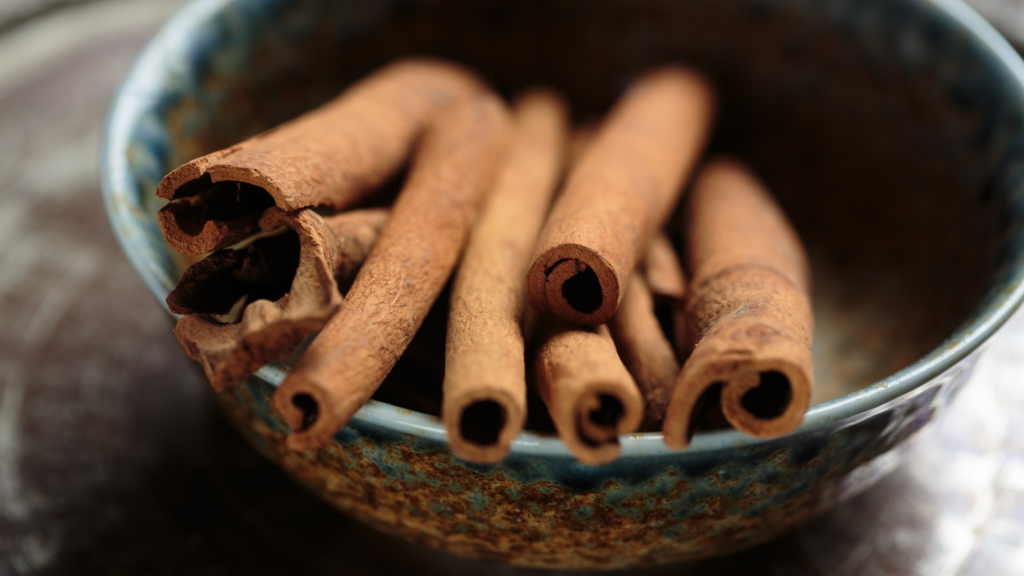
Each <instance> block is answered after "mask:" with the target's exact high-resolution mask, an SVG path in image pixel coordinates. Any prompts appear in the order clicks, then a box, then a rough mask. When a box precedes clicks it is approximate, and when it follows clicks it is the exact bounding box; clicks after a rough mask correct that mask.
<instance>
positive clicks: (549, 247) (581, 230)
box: [526, 66, 713, 326]
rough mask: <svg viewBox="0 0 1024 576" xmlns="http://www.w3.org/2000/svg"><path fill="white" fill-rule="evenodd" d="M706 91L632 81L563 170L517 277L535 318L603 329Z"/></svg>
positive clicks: (666, 209)
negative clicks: (523, 276)
mask: <svg viewBox="0 0 1024 576" xmlns="http://www.w3.org/2000/svg"><path fill="white" fill-rule="evenodd" d="M712 108H713V97H712V91H711V87H710V85H709V84H708V82H707V81H706V80H704V79H703V78H702V77H700V76H699V75H698V74H697V73H695V72H693V71H691V70H688V69H685V68H680V67H677V66H671V67H665V68H661V69H659V70H656V71H654V72H651V73H649V74H647V75H645V76H644V77H642V78H641V79H640V80H638V81H637V82H636V83H635V84H634V85H633V86H632V87H631V88H630V90H629V91H628V92H627V93H626V94H625V95H624V96H623V97H622V99H621V100H620V101H619V102H618V104H616V106H615V108H614V109H613V110H612V111H611V113H610V114H609V116H608V118H607V120H606V121H605V122H604V124H603V125H602V126H601V127H600V129H599V130H598V133H597V134H596V135H595V136H594V141H593V143H591V144H590V145H589V146H587V147H586V149H585V150H584V152H583V156H582V158H581V159H580V161H579V163H578V164H577V165H576V166H575V167H574V168H573V169H572V170H571V173H570V175H569V178H568V180H567V183H566V185H565V188H564V190H563V191H562V193H561V195H560V196H559V198H558V200H557V201H556V202H555V205H554V208H553V209H552V212H551V215H550V217H549V218H548V221H547V223H546V224H545V225H544V229H543V231H542V232H541V236H540V240H539V241H538V248H537V251H536V256H535V257H534V261H533V264H532V265H531V266H530V270H529V272H528V274H527V287H526V289H527V296H528V298H529V301H530V306H531V307H533V308H534V309H535V310H537V311H544V310H550V311H551V312H553V313H554V314H555V315H557V316H558V317H560V318H562V319H563V320H565V321H567V322H570V323H572V324H577V325H581V326H596V325H598V324H603V323H605V322H607V321H608V320H609V319H610V318H611V317H612V315H613V314H614V313H615V310H616V309H617V308H618V306H619V301H620V300H621V298H622V293H623V292H624V291H625V288H626V285H627V280H628V277H629V275H630V274H632V273H633V270H634V268H636V264H637V262H638V261H639V260H640V259H641V258H642V255H643V252H644V250H645V249H646V248H647V245H648V243H649V241H650V237H651V235H652V234H653V233H654V231H656V230H660V229H661V226H662V225H663V224H664V222H665V220H666V218H668V216H669V213H670V211H671V209H672V206H673V205H674V204H675V202H676V199H677V198H678V196H679V194H680V192H681V190H682V185H683V182H684V181H685V179H686V175H687V173H688V172H689V171H690V169H691V167H692V165H693V163H694V162H695V161H696V159H697V157H698V155H699V154H700V152H701V150H702V148H703V145H704V141H705V140H706V138H707V134H708V130H709V127H710V124H711V117H712V112H713V111H712Z"/></svg>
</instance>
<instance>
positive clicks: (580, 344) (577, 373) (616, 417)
mask: <svg viewBox="0 0 1024 576" xmlns="http://www.w3.org/2000/svg"><path fill="white" fill-rule="evenodd" d="M538 337H539V339H540V340H539V341H540V345H539V348H538V350H537V354H536V357H535V358H534V360H533V367H534V371H535V375H536V381H537V387H538V388H539V390H540V393H541V397H543V399H544V402H545V404H547V407H548V413H550V414H551V420H552V421H553V422H554V423H555V428H556V429H557V430H558V436H559V437H560V438H561V439H562V441H563V442H565V445H566V447H567V448H569V451H570V452H572V454H573V456H575V457H576V459H577V460H579V461H580V462H582V463H583V464H605V463H608V462H611V461H613V460H615V459H616V458H618V457H619V454H620V452H621V451H622V449H621V447H620V446H619V442H618V436H619V435H621V434H629V433H631V432H635V431H636V430H637V428H639V426H640V423H641V422H642V421H643V417H644V400H643V397H642V396H641V395H640V389H639V388H637V385H636V382H634V381H633V378H632V376H630V375H629V372H628V371H627V370H626V367H625V366H624V365H623V364H622V360H620V359H619V355H618V353H617V352H616V351H615V343H614V342H612V338H611V335H610V334H609V332H608V327H607V326H598V327H596V328H589V327H575V326H571V325H569V324H567V323H565V322H564V321H562V320H560V319H558V318H555V317H551V316H547V317H545V318H542V319H541V320H540V326H539V327H538Z"/></svg>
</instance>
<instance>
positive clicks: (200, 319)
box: [167, 208, 388, 391]
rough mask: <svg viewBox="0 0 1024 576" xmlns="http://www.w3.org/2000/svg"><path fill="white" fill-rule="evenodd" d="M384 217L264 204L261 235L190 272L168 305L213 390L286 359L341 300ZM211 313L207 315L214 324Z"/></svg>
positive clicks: (383, 213)
mask: <svg viewBox="0 0 1024 576" xmlns="http://www.w3.org/2000/svg"><path fill="white" fill-rule="evenodd" d="M387 218H388V210H387V209H384V208H370V209H366V210H354V211H352V212H346V213H342V214H338V215H335V216H328V217H321V216H319V215H317V214H316V213H315V212H313V211H312V210H309V209H303V210H299V211H296V212H291V213H288V212H284V211H282V210H280V209H279V208H270V209H268V210H267V211H266V213H265V214H264V215H263V217H262V218H261V219H260V221H259V226H260V229H261V230H262V231H263V233H262V234H259V235H258V236H257V238H255V239H252V240H251V241H246V243H245V244H246V245H245V246H236V247H233V248H234V249H226V250H222V251H219V252H215V253H213V254H211V255H210V256H209V257H207V258H206V259H205V260H201V261H199V262H197V263H196V264H194V265H192V266H191V267H189V269H188V270H186V271H185V273H184V274H182V277H181V279H180V280H179V281H178V285H177V287H175V289H174V290H173V291H172V292H171V293H170V294H169V295H168V296H167V305H168V307H169V308H170V309H171V311H172V312H174V313H176V314H185V316H183V317H182V318H181V319H180V320H178V324H177V326H175V328H174V334H175V335H176V336H177V337H178V341H179V342H180V343H181V345H182V346H183V347H184V348H185V350H186V352H188V355H189V356H191V357H192V358H193V359H195V360H197V361H199V363H200V364H202V366H203V370H204V371H205V372H206V377H207V379H209V381H210V384H212V385H213V387H214V388H215V389H216V390H218V391H219V390H222V389H224V388H225V387H227V386H230V385H232V384H235V383H237V382H239V381H241V380H243V379H244V378H246V377H247V376H249V375H250V374H252V373H253V372H255V371H256V369H258V368H259V367H260V366H262V365H264V364H266V363H268V362H273V361H275V360H280V359H282V358H285V357H287V356H288V355H289V354H291V353H292V352H293V351H294V350H295V348H296V347H297V346H298V345H299V344H300V343H301V342H302V341H303V339H305V337H306V336H307V335H308V334H310V333H311V332H315V331H316V330H319V329H320V328H322V327H323V325H324V323H326V322H327V320H328V319H329V318H330V317H331V316H333V315H334V313H335V312H337V310H338V307H339V306H340V305H341V302H342V295H341V292H340V291H339V283H340V284H342V285H343V286H344V285H345V284H347V283H348V282H349V281H350V280H351V278H352V276H354V274H355V272H356V270H357V269H358V267H359V266H360V265H361V264H362V262H363V261H364V260H365V259H366V256H367V255H368V254H369V252H370V248H371V247H372V246H373V244H374V242H376V240H377V235H378V234H379V233H380V230H381V228H383V226H384V223H385V222H386V221H387ZM211 317H212V318H211Z"/></svg>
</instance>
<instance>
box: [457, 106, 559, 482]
mask: <svg viewBox="0 0 1024 576" xmlns="http://www.w3.org/2000/svg"><path fill="white" fill-rule="evenodd" d="M567 139H568V118H567V109H566V106H565V103H564V102H563V100H562V98H561V97H560V96H559V95H557V94H555V93H553V92H551V91H549V90H543V89H535V90H532V91H529V92H527V93H525V94H524V95H523V96H521V97H520V98H519V99H518V100H517V101H516V105H515V108H514V116H513V128H512V132H511V137H510V140H509V145H508V148H507V149H506V152H505V156H504V159H503V160H502V163H501V166H500V168H499V170H498V173H497V177H496V179H495V183H494V188H493V192H492V193H491V194H490V197H489V199H488V201H487V204H486V206H485V208H484V210H483V212H482V213H481V216H480V219H479V220H478V221H477V224H476V227H475V228H474V230H473V233H472V235H471V236H470V239H469V243H468V244H467V245H466V251H465V255H464V256H463V258H462V262H461V263H460V264H459V269H458V271H457V272H456V274H455V281H454V284H453V286H452V298H451V308H450V312H449V319H448V338H447V345H446V351H445V377H444V400H443V405H442V410H441V418H442V420H443V422H444V424H445V429H446V430H447V432H448V444H449V445H450V446H451V448H452V451H454V452H455V453H456V454H457V455H458V456H459V457H461V458H463V459H465V460H467V461H470V462H477V463H481V464H485V463H491V462H497V461H499V460H501V459H502V458H504V457H505V456H507V455H508V453H509V450H510V444H511V442H512V440H513V439H514V438H515V437H516V436H517V435H518V434H519V432H520V431H521V430H522V429H523V424H524V423H525V421H526V359H525V352H524V343H523V330H522V327H521V323H520V321H521V317H522V313H523V307H524V305H525V301H526V290H525V287H524V286H523V281H522V278H523V275H524V274H526V268H527V267H528V266H529V265H530V257H531V256H532V255H533V247H534V244H535V243H536V241H537V234H538V233H539V232H540V228H541V226H543V224H544V217H545V216H546V215H547V212H548V208H549V207H550V205H551V197H552V194H553V193H554V191H555V187H556V186H557V185H558V179H559V178H560V176H561V173H562V166H563V161H564V158H563V157H564V155H565V149H566V141H567ZM499 408H500V410H499Z"/></svg>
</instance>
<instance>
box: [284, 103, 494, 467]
mask: <svg viewBox="0 0 1024 576" xmlns="http://www.w3.org/2000/svg"><path fill="white" fill-rule="evenodd" d="M508 122H509V120H508V111H507V109H506V108H505V105H504V104H503V103H502V102H501V100H500V99H499V98H498V97H496V96H494V95H492V94H490V93H481V94H478V95H475V96H473V97H471V98H468V99H467V100H465V101H463V102H459V103H457V104H455V105H453V106H451V107H450V108H448V109H447V110H445V112H443V113H442V114H440V115H439V116H438V117H437V118H436V119H435V122H434V123H433V124H432V125H431V127H430V128H429V129H428V131H427V134H426V135H425V137H424V140H423V143H422V144H421V146H420V148H419V150H418V151H417V153H416V156H415V157H414V158H413V161H412V166H411V168H410V172H409V177H408V180H407V181H406V183H405V186H404V187H403V188H402V191H401V192H400V193H399V194H398V198H397V199H396V200H395V203H394V205H393V206H392V209H391V219H390V221H389V222H388V224H387V226H386V227H385V228H384V230H383V232H382V233H381V237H380V239H379V240H378V242H377V245H376V246H375V247H374V249H373V251H372V252H371V254H370V257H369V258H368V259H367V261H366V263H365V264H363V267H362V269H361V270H360V271H359V275H358V276H357V277H356V280H355V282H354V283H353V284H352V289H351V290H350V291H349V293H348V295H347V296H346V303H345V306H343V307H342V309H341V311H340V312H339V313H338V314H337V315H336V316H334V318H332V319H331V320H330V322H328V323H327V325H326V326H325V327H324V329H323V331H322V332H320V334H319V335H318V336H317V337H316V338H315V339H314V340H313V342H312V344H310V346H309V348H308V349H307V350H306V352H305V354H303V356H302V358H301V359H300V360H299V362H298V364H297V365H296V366H295V368H294V369H293V370H292V371H291V373H290V374H289V375H288V378H286V379H285V381H284V383H283V384H282V385H281V387H280V388H278V390H277V392H276V393H275V394H274V405H275V407H276V408H277V410H278V411H279V412H280V413H281V414H282V416H284V418H285V420H286V421H287V422H288V423H289V424H290V425H291V426H292V428H293V431H292V433H291V435H289V437H288V440H287V445H288V447H289V448H291V449H292V450H306V449H308V448H313V447H316V446H320V445H322V444H324V443H326V442H327V441H329V440H330V438H331V437H332V436H333V435H334V434H335V432H337V431H338V429H339V428H341V427H342V426H344V425H345V424H346V423H347V422H348V420H349V419H350V418H351V417H352V416H353V415H354V414H355V413H356V411H357V410H359V408H360V407H362V405H363V404H364V403H365V402H366V401H367V400H369V399H370V396H371V395H372V394H373V393H374V391H375V390H376V389H377V388H378V387H379V386H380V384H381V382H383V380H384V378H385V376H387V374H388V372H390V371H391V369H392V368H393V367H394V365H395V362H397V360H398V357H399V356H400V355H401V354H402V352H403V351H404V350H405V349H406V347H407V346H408V345H409V342H410V341H411V340H412V337H413V335H414V334H415V333H416V331H417V330H418V329H419V327H420V324H421V323H422V322H423V320H424V318H425V317H426V315H427V312H428V311H429V310H430V307H431V305H432V304H433V303H434V301H435V300H436V299H437V297H438V295H439V294H440V293H441V290H442V288H443V287H444V284H445V282H446V281H447V279H448V277H449V276H450V275H451V273H452V270H453V269H454V268H455V264H456V262H457V261H458V259H459V256H460V254H461V252H462V249H463V247H464V246H465V244H466V240H467V238H468V236H469V232H470V229H471V227H472V224H473V221H474V220H475V218H476V215H477V213H478V212H479V210H480V207H481V205H482V204H483V201H484V199H485V198H486V195H487V192H488V191H489V190H490V188H491V184H492V180H493V176H494V171H495V168H496V167H497V165H498V161H499V159H500V156H501V154H502V151H503V149H504V145H505V137H506V132H507V130H508Z"/></svg>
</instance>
